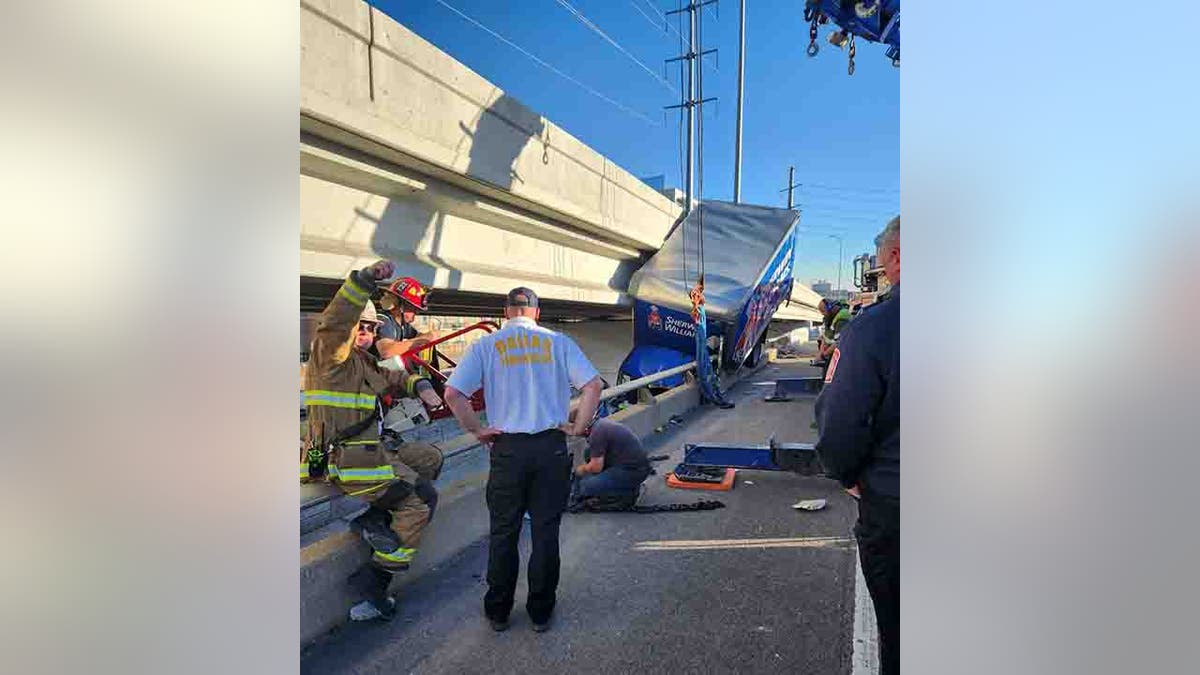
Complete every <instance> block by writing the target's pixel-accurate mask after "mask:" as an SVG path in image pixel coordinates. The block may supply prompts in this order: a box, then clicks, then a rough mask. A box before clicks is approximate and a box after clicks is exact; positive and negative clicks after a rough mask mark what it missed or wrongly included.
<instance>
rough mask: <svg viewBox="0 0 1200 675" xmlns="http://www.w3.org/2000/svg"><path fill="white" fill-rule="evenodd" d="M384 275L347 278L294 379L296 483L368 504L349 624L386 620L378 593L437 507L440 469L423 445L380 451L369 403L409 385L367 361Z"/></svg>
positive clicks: (386, 265) (406, 559)
mask: <svg viewBox="0 0 1200 675" xmlns="http://www.w3.org/2000/svg"><path fill="white" fill-rule="evenodd" d="M394 269H395V267H394V265H393V264H392V263H391V262H388V261H386V260H381V261H379V262H377V263H375V264H373V265H371V266H370V267H367V268H365V269H362V270H359V271H356V272H353V273H351V274H350V276H349V277H348V278H347V279H346V281H345V282H344V283H343V284H342V286H341V288H339V289H338V292H337V293H336V294H335V295H334V297H333V300H331V301H330V303H329V305H328V306H327V307H326V308H325V311H324V312H322V313H321V318H320V322H319V323H318V325H317V329H316V333H315V337H314V339H313V344H312V349H311V354H312V356H311V358H310V359H309V361H308V364H307V366H306V367H305V370H304V404H305V408H306V411H307V413H308V417H307V426H308V429H307V434H306V438H305V445H304V454H303V456H302V457H301V464H300V477H301V480H319V479H325V480H328V481H329V482H331V483H332V484H333V485H335V486H337V487H338V488H339V489H340V490H341V491H342V492H344V493H346V494H347V495H350V496H354V497H359V498H361V499H362V500H364V501H366V502H367V503H368V507H367V510H366V512H365V513H363V514H362V515H360V516H359V517H357V518H355V519H354V521H353V522H352V527H353V528H354V530H355V531H357V532H359V533H360V534H361V535H362V537H363V539H364V540H366V542H367V544H368V545H369V546H370V547H371V550H372V553H371V557H370V559H369V560H368V561H367V563H365V564H364V565H363V566H362V567H361V568H360V569H359V570H358V571H356V572H355V573H354V574H353V575H352V576H351V577H350V583H351V585H352V586H353V587H354V589H355V590H356V591H357V592H358V593H359V594H360V596H361V597H363V598H364V600H363V601H362V602H360V603H358V604H357V605H355V606H354V607H352V608H351V610H350V618H351V619H352V620H355V621H360V620H366V619H373V618H378V617H383V618H391V616H392V615H394V613H395V601H394V600H392V599H391V598H390V597H388V595H387V588H388V586H389V584H390V582H391V579H392V575H393V574H394V573H395V572H396V571H399V570H403V569H407V568H408V566H409V564H410V563H411V561H412V559H413V556H414V555H415V554H416V552H417V544H418V542H419V540H420V537H421V533H422V531H423V530H424V529H425V526H426V524H428V522H429V520H430V519H431V518H432V517H433V512H434V509H435V508H436V506H437V491H436V490H435V489H434V487H433V481H434V480H436V479H437V476H438V474H439V473H440V472H441V468H442V453H441V452H440V451H439V450H438V449H437V448H436V447H434V446H432V445H430V444H428V443H401V444H399V445H396V446H390V445H389V446H387V447H385V446H384V445H383V444H382V443H381V442H380V415H381V410H380V408H379V405H380V404H379V400H378V398H379V396H381V395H383V394H385V393H387V392H388V391H389V390H391V389H394V388H397V387H404V386H406V384H407V383H408V380H409V374H408V373H407V372H405V371H391V370H387V369H384V368H381V367H380V366H379V363H378V358H377V357H376V356H375V355H373V354H371V353H370V352H369V351H368V350H369V349H370V347H371V344H372V342H373V341H374V338H375V332H376V330H377V327H378V326H379V324H380V319H379V317H378V315H377V314H376V311H375V306H374V305H373V304H372V303H371V299H370V298H371V295H372V294H373V293H375V292H376V291H377V290H378V284H379V282H381V281H382V280H384V279H387V278H388V277H390V276H391V275H392V273H393V271H394ZM427 384H428V383H427Z"/></svg>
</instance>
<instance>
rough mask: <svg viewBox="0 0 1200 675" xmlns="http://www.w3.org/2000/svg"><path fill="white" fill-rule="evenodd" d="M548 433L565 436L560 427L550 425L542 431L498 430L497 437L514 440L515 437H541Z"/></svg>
mask: <svg viewBox="0 0 1200 675" xmlns="http://www.w3.org/2000/svg"><path fill="white" fill-rule="evenodd" d="M549 434H559V435H562V436H566V434H565V433H563V430H562V429H559V428H558V427H551V428H549V429H544V430H542V431H535V432H533V433H523V432H514V433H509V432H507V431H502V432H500V436H499V438H509V439H513V440H516V439H521V438H541V437H543V436H547V435H549Z"/></svg>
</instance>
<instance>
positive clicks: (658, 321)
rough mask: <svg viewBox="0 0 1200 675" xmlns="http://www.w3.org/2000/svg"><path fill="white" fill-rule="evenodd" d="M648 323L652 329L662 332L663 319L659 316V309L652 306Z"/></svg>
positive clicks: (647, 317)
mask: <svg viewBox="0 0 1200 675" xmlns="http://www.w3.org/2000/svg"><path fill="white" fill-rule="evenodd" d="M646 323H647V324H649V326H650V327H651V328H655V329H658V330H662V317H661V316H659V315H658V307H656V306H655V305H650V313H649V314H647V316H646Z"/></svg>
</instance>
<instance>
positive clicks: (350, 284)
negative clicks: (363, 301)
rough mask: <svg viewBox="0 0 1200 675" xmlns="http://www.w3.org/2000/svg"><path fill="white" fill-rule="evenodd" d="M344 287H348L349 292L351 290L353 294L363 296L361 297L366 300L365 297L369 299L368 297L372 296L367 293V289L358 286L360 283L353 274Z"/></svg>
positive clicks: (347, 278)
mask: <svg viewBox="0 0 1200 675" xmlns="http://www.w3.org/2000/svg"><path fill="white" fill-rule="evenodd" d="M344 285H345V286H347V287H349V290H350V291H351V292H353V293H357V294H358V295H361V296H363V297H364V298H365V297H367V296H368V295H370V293H368V292H367V289H365V288H363V287H362V286H360V285H359V284H358V282H357V281H355V280H354V275H353V274H351V275H350V276H348V277H346V283H345V284H344Z"/></svg>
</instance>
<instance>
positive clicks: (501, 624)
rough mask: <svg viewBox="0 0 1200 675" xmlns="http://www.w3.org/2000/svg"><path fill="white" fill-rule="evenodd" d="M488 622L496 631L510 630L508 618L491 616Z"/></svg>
mask: <svg viewBox="0 0 1200 675" xmlns="http://www.w3.org/2000/svg"><path fill="white" fill-rule="evenodd" d="M488 623H489V624H491V626H492V630H494V631H496V632H497V633H501V632H503V631H506V630H508V619H490V618H489V619H488Z"/></svg>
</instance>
